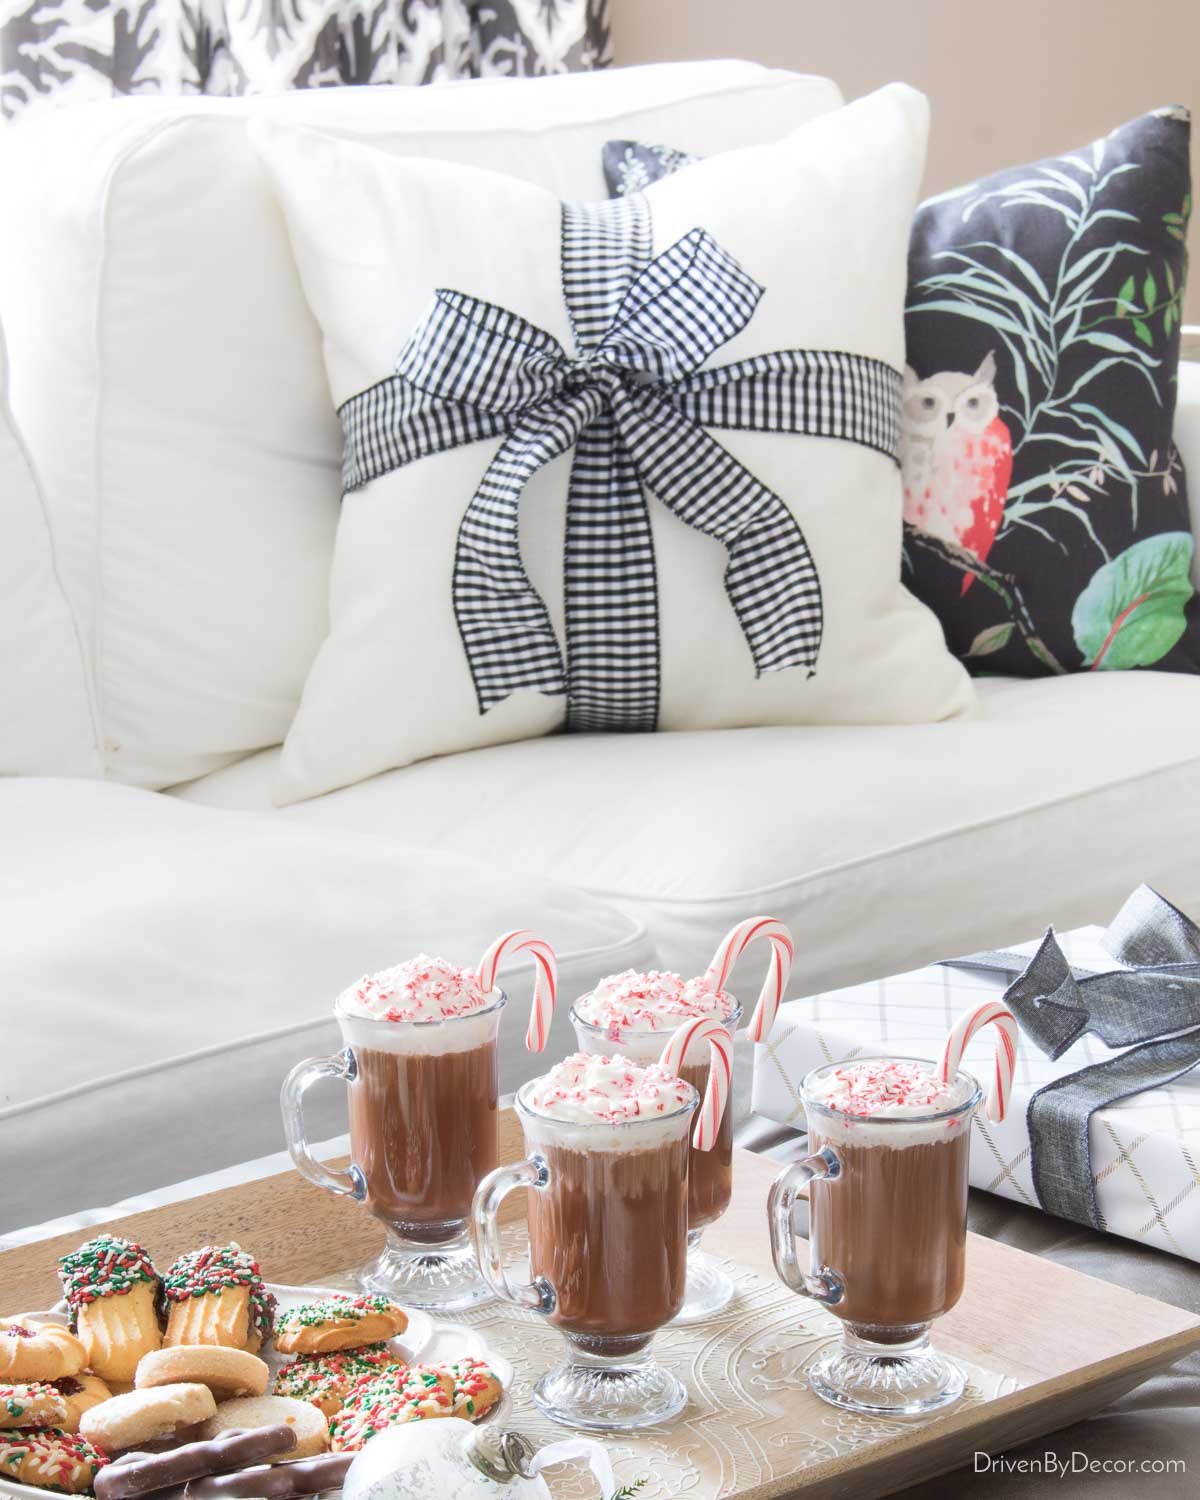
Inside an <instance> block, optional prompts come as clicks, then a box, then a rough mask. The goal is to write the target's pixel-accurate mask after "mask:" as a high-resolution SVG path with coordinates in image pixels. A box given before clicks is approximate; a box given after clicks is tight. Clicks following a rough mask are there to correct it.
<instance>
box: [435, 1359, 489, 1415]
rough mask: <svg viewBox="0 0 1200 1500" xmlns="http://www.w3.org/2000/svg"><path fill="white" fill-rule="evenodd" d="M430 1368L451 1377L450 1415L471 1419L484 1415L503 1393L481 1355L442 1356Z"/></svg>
mask: <svg viewBox="0 0 1200 1500" xmlns="http://www.w3.org/2000/svg"><path fill="white" fill-rule="evenodd" d="M433 1369H435V1370H437V1371H439V1372H441V1373H444V1374H446V1375H449V1376H450V1378H451V1379H452V1380H453V1381H454V1410H453V1413H452V1415H453V1416H456V1417H462V1418H464V1419H465V1420H466V1421H468V1422H473V1421H475V1420H476V1418H478V1417H482V1416H486V1414H487V1413H488V1412H489V1411H491V1409H492V1407H493V1406H495V1404H496V1402H497V1401H499V1399H500V1397H501V1396H502V1395H503V1394H504V1387H503V1386H502V1385H501V1384H500V1377H499V1376H498V1375H497V1374H496V1372H495V1370H493V1369H492V1367H491V1366H490V1365H489V1364H488V1363H487V1362H486V1361H485V1360H482V1359H475V1358H473V1357H470V1356H468V1357H465V1358H463V1359H454V1360H443V1361H442V1362H441V1363H439V1364H436V1365H434V1366H433Z"/></svg>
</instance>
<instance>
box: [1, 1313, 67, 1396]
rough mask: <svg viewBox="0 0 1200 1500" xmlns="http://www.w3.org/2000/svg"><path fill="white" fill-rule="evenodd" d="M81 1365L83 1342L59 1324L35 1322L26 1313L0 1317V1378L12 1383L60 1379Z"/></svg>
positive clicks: (19, 1383) (32, 1382)
mask: <svg viewBox="0 0 1200 1500" xmlns="http://www.w3.org/2000/svg"><path fill="white" fill-rule="evenodd" d="M85 1364H87V1354H86V1353H85V1352H84V1347H83V1345H82V1344H81V1343H80V1342H79V1340H78V1339H77V1338H76V1337H75V1335H74V1334H73V1333H71V1332H70V1330H69V1329H66V1328H64V1327H63V1326H62V1324H61V1323H37V1322H34V1321H33V1320H32V1319H30V1318H29V1316H28V1315H27V1314H24V1315H22V1316H21V1317H19V1318H0V1380H5V1381H11V1382H12V1384H14V1385H29V1384H35V1383H37V1382H39V1381H49V1380H61V1379H62V1377H63V1376H64V1375H76V1374H78V1373H79V1371H80V1370H82V1369H83V1367H84V1365H85Z"/></svg>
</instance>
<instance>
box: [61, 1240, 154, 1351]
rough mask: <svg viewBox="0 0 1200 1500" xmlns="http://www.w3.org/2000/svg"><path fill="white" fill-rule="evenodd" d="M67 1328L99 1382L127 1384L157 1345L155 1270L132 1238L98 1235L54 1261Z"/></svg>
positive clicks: (148, 1258)
mask: <svg viewBox="0 0 1200 1500" xmlns="http://www.w3.org/2000/svg"><path fill="white" fill-rule="evenodd" d="M58 1278H59V1280H60V1281H61V1282H62V1284H63V1291H64V1293H65V1294H66V1298H67V1306H68V1308H69V1309H70V1313H71V1327H72V1329H73V1330H74V1331H75V1332H76V1333H77V1334H78V1336H79V1341H80V1343H81V1344H82V1345H83V1347H84V1349H85V1350H86V1351H87V1364H88V1368H89V1369H90V1370H91V1371H92V1372H93V1373H94V1374H96V1375H99V1376H100V1378H101V1379H102V1380H132V1379H133V1372H134V1371H135V1370H136V1369H137V1364H138V1360H139V1359H141V1357H142V1355H143V1354H147V1353H148V1352H149V1351H150V1350H151V1349H157V1348H158V1346H159V1345H160V1344H161V1343H162V1330H161V1329H160V1328H159V1324H158V1312H157V1308H156V1302H157V1298H158V1286H159V1281H158V1272H157V1271H156V1270H155V1269H154V1266H153V1264H152V1263H151V1260H150V1257H149V1256H148V1255H147V1254H146V1252H145V1251H144V1250H143V1249H142V1247H141V1246H140V1245H137V1244H135V1243H134V1242H133V1241H132V1240H123V1239H118V1238H117V1237H116V1236H114V1235H111V1234H98V1235H97V1236H96V1238H95V1239H94V1240H88V1241H87V1243H86V1244H84V1245H80V1247H79V1249H78V1250H73V1251H72V1252H71V1254H70V1255H64V1256H63V1258H62V1259H61V1260H60V1261H59V1263H58Z"/></svg>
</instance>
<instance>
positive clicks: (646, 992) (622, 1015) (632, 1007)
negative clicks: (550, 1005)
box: [575, 969, 737, 1042]
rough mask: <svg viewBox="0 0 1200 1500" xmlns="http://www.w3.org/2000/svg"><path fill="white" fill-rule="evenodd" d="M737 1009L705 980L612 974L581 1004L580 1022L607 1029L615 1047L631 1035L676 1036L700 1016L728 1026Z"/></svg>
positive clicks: (654, 974)
mask: <svg viewBox="0 0 1200 1500" xmlns="http://www.w3.org/2000/svg"><path fill="white" fill-rule="evenodd" d="M736 1008H737V1001H736V1000H735V999H734V998H733V996H732V995H730V994H728V993H727V992H726V991H725V990H718V989H716V988H715V987H714V986H713V984H712V983H711V981H709V980H708V979H706V978H705V977H704V976H703V975H701V976H700V978H698V979H687V980H685V979H683V978H682V977H681V976H680V975H679V974H673V973H670V972H669V971H665V970H659V969H650V970H648V971H647V972H645V973H639V972H638V971H637V970H636V969H626V970H625V971H624V973H622V974H609V975H608V976H607V977H606V978H604V979H601V980H600V982H599V983H598V984H597V985H596V986H595V987H594V988H593V989H592V990H591V991H589V993H588V994H586V995H581V996H580V997H579V999H578V1000H577V1001H576V1002H575V1014H576V1015H577V1016H578V1017H579V1019H580V1020H581V1021H586V1022H587V1023H588V1025H590V1026H599V1027H603V1029H604V1030H605V1032H606V1033H607V1034H608V1036H609V1038H610V1039H611V1040H612V1041H614V1042H619V1041H620V1040H621V1039H622V1038H623V1037H624V1035H625V1033H626V1032H628V1031H673V1030H674V1029H675V1027H676V1026H678V1025H679V1023H680V1022H681V1021H689V1020H692V1019H694V1018H695V1017H697V1016H714V1017H715V1018H716V1019H717V1020H719V1021H724V1020H727V1019H728V1018H729V1017H730V1016H731V1015H732V1014H733V1012H734V1010H735V1009H736Z"/></svg>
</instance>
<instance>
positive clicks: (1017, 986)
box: [942, 885, 1200, 1229]
mask: <svg viewBox="0 0 1200 1500" xmlns="http://www.w3.org/2000/svg"><path fill="white" fill-rule="evenodd" d="M1103 942H1104V947H1105V949H1106V951H1107V952H1108V953H1110V954H1111V955H1112V956H1113V958H1115V959H1117V960H1119V961H1120V962H1121V963H1123V964H1127V965H1128V966H1129V967H1127V968H1122V969H1112V970H1105V971H1102V972H1096V971H1093V970H1090V969H1079V968H1072V967H1071V965H1070V964H1069V963H1068V962H1067V960H1066V957H1065V955H1064V954H1063V951H1062V949H1061V948H1060V947H1059V944H1058V940H1057V938H1056V937H1055V935H1054V929H1053V928H1052V927H1050V928H1047V930H1046V935H1045V937H1044V938H1043V939H1042V941H1041V944H1040V946H1039V947H1038V950H1037V952H1036V953H1035V954H1034V955H1033V957H1032V958H1029V957H1027V956H1025V955H1023V954H1019V953H1007V952H986V953H972V954H969V955H968V956H967V957H965V958H951V959H943V960H942V962H943V963H944V964H946V965H948V966H951V967H954V968H963V969H984V970H989V971H991V972H993V973H994V972H1000V973H1006V974H1013V975H1015V976H1016V977H1015V978H1014V979H1013V981H1012V983H1011V984H1010V985H1009V986H1008V988H1007V990H1005V992H1004V1000H1005V1003H1006V1004H1007V1005H1008V1007H1009V1009H1010V1010H1011V1011H1012V1012H1013V1014H1014V1015H1015V1016H1016V1018H1017V1021H1018V1022H1019V1023H1020V1026H1021V1029H1022V1031H1023V1032H1024V1033H1025V1034H1026V1036H1028V1037H1029V1038H1030V1039H1031V1040H1032V1041H1033V1042H1035V1043H1036V1045H1037V1046H1038V1047H1039V1048H1040V1050H1041V1051H1042V1052H1044V1053H1045V1054H1046V1056H1047V1057H1050V1058H1058V1057H1061V1056H1062V1054H1063V1053H1064V1052H1065V1051H1066V1050H1067V1048H1068V1047H1070V1046H1072V1045H1073V1043H1075V1042H1076V1041H1078V1040H1079V1038H1080V1037H1081V1036H1083V1035H1084V1034H1085V1033H1087V1032H1089V1031H1090V1032H1091V1033H1092V1034H1093V1035H1094V1036H1097V1037H1099V1038H1100V1040H1101V1041H1102V1042H1104V1043H1105V1045H1106V1046H1109V1047H1123V1048H1125V1049H1126V1050H1125V1051H1123V1052H1119V1053H1118V1054H1117V1055H1116V1056H1114V1057H1110V1058H1106V1059H1105V1060H1104V1061H1103V1062H1098V1063H1093V1064H1092V1065H1091V1066H1090V1067H1086V1068H1081V1069H1080V1070H1079V1071H1078V1072H1076V1073H1069V1074H1067V1075H1066V1076H1065V1077H1063V1078H1057V1079H1055V1080H1053V1082H1051V1083H1047V1084H1044V1085H1043V1086H1042V1087H1041V1088H1040V1089H1038V1090H1037V1092H1036V1093H1035V1094H1034V1095H1033V1096H1032V1098H1031V1099H1030V1101H1029V1110H1028V1115H1027V1123H1028V1126H1029V1144H1030V1151H1031V1165H1032V1170H1033V1184H1034V1188H1035V1189H1036V1191H1037V1195H1038V1200H1039V1202H1040V1203H1041V1205H1042V1207H1043V1208H1044V1209H1046V1210H1047V1211H1048V1212H1049V1213H1054V1214H1059V1215H1061V1216H1062V1217H1063V1218H1066V1219H1073V1220H1075V1221H1076V1222H1078V1223H1084V1224H1091V1225H1092V1226H1094V1227H1095V1228H1097V1229H1103V1228H1104V1227H1105V1226H1104V1219H1103V1216H1102V1214H1101V1212H1100V1207H1099V1204H1098V1203H1097V1201H1096V1189H1095V1184H1094V1182H1093V1180H1092V1179H1093V1173H1092V1160H1091V1143H1090V1140H1089V1135H1090V1130H1089V1126H1090V1122H1091V1117H1092V1115H1093V1114H1094V1113H1095V1112H1096V1110H1098V1109H1102V1108H1103V1107H1104V1106H1105V1105H1108V1104H1113V1103H1115V1102H1116V1101H1117V1100H1119V1099H1128V1098H1129V1097H1130V1096H1131V1095H1134V1094H1140V1093H1143V1092H1144V1091H1145V1090H1147V1089H1154V1088H1162V1087H1164V1086H1165V1085H1166V1084H1168V1083H1172V1082H1173V1081H1174V1080H1175V1079H1177V1078H1180V1077H1182V1076H1183V1074H1185V1073H1187V1072H1189V1071H1190V1070H1191V1069H1192V1068H1194V1067H1195V1066H1196V1065H1197V1063H1200V927H1197V926H1196V924H1195V923H1194V922H1192V921H1191V920H1190V919H1189V918H1188V917H1186V916H1185V915H1184V914H1183V913H1182V912H1181V911H1180V910H1179V909H1178V908H1177V907H1175V906H1172V905H1171V903H1170V902H1169V901H1167V900H1166V899H1165V898H1164V897H1163V896H1160V895H1159V894H1158V892H1157V891H1155V890H1152V889H1151V888H1150V886H1148V885H1141V886H1139V887H1138V888H1137V890H1136V891H1134V893H1133V895H1132V896H1130V898H1129V899H1128V901H1126V902H1125V904H1124V906H1122V908H1121V910H1120V911H1119V912H1118V913H1117V916H1116V919H1115V920H1114V921H1113V922H1112V924H1111V925H1110V926H1109V928H1108V929H1107V931H1106V932H1105V934H1104V938H1103Z"/></svg>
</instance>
